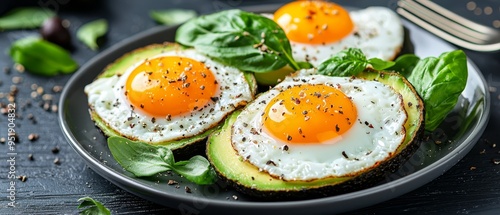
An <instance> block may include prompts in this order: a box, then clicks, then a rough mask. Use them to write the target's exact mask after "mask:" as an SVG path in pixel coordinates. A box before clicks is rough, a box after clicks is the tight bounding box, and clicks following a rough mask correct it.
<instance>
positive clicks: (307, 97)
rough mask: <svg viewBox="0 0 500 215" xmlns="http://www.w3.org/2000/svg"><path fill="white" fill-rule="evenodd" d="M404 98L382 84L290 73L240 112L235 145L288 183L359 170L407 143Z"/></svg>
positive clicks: (233, 139) (247, 157)
mask: <svg viewBox="0 0 500 215" xmlns="http://www.w3.org/2000/svg"><path fill="white" fill-rule="evenodd" d="M306 73H307V72H306ZM402 99H403V98H402V96H401V95H400V94H398V93H397V92H396V91H394V89H392V87H390V86H387V85H385V84H382V83H380V82H377V81H370V80H364V79H356V78H353V77H329V76H322V75H307V76H295V77H287V78H286V79H285V80H284V81H283V82H281V83H279V84H278V85H276V86H275V87H274V88H272V89H270V90H269V91H267V92H265V93H262V94H261V95H259V96H258V97H257V98H256V99H255V100H254V101H253V102H251V103H250V104H248V105H247V106H246V107H245V108H244V109H243V111H242V112H241V113H240V114H239V115H238V117H237V119H236V121H235V123H234V124H233V127H232V130H231V144H232V146H233V148H234V149H235V151H236V152H237V153H238V154H239V156H241V158H242V159H243V160H246V161H247V162H249V163H251V164H252V165H254V166H255V167H257V168H258V169H259V170H260V171H265V172H267V173H269V174H270V175H271V176H273V177H276V178H280V179H282V180H285V181H310V180H316V179H322V178H327V177H341V176H349V175H354V173H356V172H359V171H362V170H365V169H367V168H370V167H372V166H374V165H376V164H377V163H378V162H381V161H383V160H385V159H387V158H388V157H390V156H391V155H392V154H393V153H394V152H395V151H396V149H397V148H398V146H399V145H400V144H402V143H403V141H404V139H405V135H406V134H405V128H404V124H405V122H406V120H407V114H406V111H405V109H404V104H403V100H402Z"/></svg>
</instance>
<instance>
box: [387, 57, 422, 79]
mask: <svg viewBox="0 0 500 215" xmlns="http://www.w3.org/2000/svg"><path fill="white" fill-rule="evenodd" d="M419 61H420V57H418V56H416V55H414V54H404V55H401V56H399V57H398V58H397V59H396V60H395V61H394V63H395V64H394V65H393V66H391V67H390V68H387V69H388V70H394V71H397V72H399V73H400V74H401V75H403V76H405V77H408V76H409V75H410V74H411V72H412V71H413V69H414V68H415V66H416V65H417V63H418V62H419Z"/></svg>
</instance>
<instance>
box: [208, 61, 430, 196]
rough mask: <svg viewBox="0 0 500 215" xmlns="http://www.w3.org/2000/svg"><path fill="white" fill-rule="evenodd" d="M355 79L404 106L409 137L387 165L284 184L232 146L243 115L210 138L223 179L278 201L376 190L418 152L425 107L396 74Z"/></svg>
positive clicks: (369, 73) (211, 151)
mask: <svg viewBox="0 0 500 215" xmlns="http://www.w3.org/2000/svg"><path fill="white" fill-rule="evenodd" d="M356 78H362V79H365V80H375V81H379V82H381V83H384V84H386V85H389V86H391V87H392V88H393V89H394V90H395V91H396V92H398V93H399V94H400V95H401V96H402V98H403V102H404V109H405V111H406V112H407V115H408V116H407V120H406V122H405V124H404V128H405V130H406V136H405V139H404V141H403V142H402V143H401V144H400V145H399V147H398V148H397V150H396V151H395V152H394V153H392V154H391V155H390V156H389V157H388V158H387V159H385V160H384V161H381V162H378V163H377V164H375V165H374V166H372V167H369V168H366V169H364V170H362V171H360V172H357V173H354V174H351V175H349V176H343V177H328V178H322V179H316V180H309V181H290V180H289V181H285V180H282V179H280V178H277V177H272V176H270V175H269V174H268V173H267V172H265V171H259V169H258V168H257V167H255V166H254V165H252V164H250V163H249V162H248V161H245V160H244V159H243V158H242V157H241V156H240V155H238V154H237V152H236V150H235V149H234V148H233V146H232V143H231V127H232V125H233V123H234V122H235V120H236V118H237V116H238V114H239V113H240V112H241V111H236V112H234V113H233V114H232V115H230V116H229V117H228V118H227V119H226V122H225V124H224V125H223V126H222V128H220V129H219V130H218V131H216V132H214V133H212V134H211V135H210V137H209V138H208V144H207V156H208V159H209V161H210V162H211V163H212V165H213V167H214V169H215V170H216V172H217V173H218V175H219V176H220V178H221V179H223V180H225V181H226V182H227V183H228V184H230V185H232V186H234V187H235V189H236V190H238V191H240V192H242V193H245V194H248V195H250V196H254V197H258V198H263V199H271V200H279V199H303V198H314V197H323V196H331V195H336V194H341V193H346V192H351V191H355V190H359V189H363V188H366V187H369V186H373V185H375V184H376V183H378V182H380V180H381V179H383V177H384V176H385V174H386V173H388V172H394V171H396V170H397V169H398V168H399V167H400V166H401V165H402V164H404V163H405V161H406V160H407V159H408V158H409V157H410V156H411V155H412V154H413V153H414V152H415V151H416V150H417V149H418V147H419V146H420V143H421V142H422V138H423V132H424V125H423V124H424V105H423V102H422V100H421V99H420V97H419V96H418V94H417V93H416V92H415V89H414V88H413V86H412V85H411V84H410V83H409V82H408V81H407V80H406V79H405V78H404V77H402V76H400V75H399V74H396V73H386V72H378V71H373V70H370V69H367V70H365V71H364V72H362V73H361V74H359V75H357V76H356Z"/></svg>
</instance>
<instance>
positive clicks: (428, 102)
mask: <svg viewBox="0 0 500 215" xmlns="http://www.w3.org/2000/svg"><path fill="white" fill-rule="evenodd" d="M467 76H468V71H467V56H466V55H465V53H464V52H463V51H462V50H455V51H451V52H445V53H443V54H441V55H440V56H439V57H437V58H436V57H427V58H424V59H422V60H420V61H419V62H418V63H417V64H416V65H415V68H414V69H413V70H412V72H411V73H410V74H409V75H408V76H407V79H408V81H410V83H412V85H413V86H414V87H415V90H416V91H417V93H418V94H419V95H420V97H421V98H422V100H423V101H424V105H425V129H426V130H428V131H433V130H434V129H436V128H437V127H438V126H439V124H441V122H442V121H443V120H444V119H445V117H446V116H447V115H448V113H449V112H450V111H451V110H452V109H453V108H454V107H455V105H456V103H457V101H458V97H459V96H460V94H461V93H462V91H463V90H464V89H465V85H466V84H467Z"/></svg>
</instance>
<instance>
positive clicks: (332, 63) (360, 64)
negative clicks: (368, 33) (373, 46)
mask: <svg viewBox="0 0 500 215" xmlns="http://www.w3.org/2000/svg"><path fill="white" fill-rule="evenodd" d="M366 66H368V60H367V59H366V56H365V55H364V54H363V52H362V51H361V50H360V49H357V48H348V49H344V50H342V51H340V52H339V53H337V54H336V55H335V56H333V57H332V58H330V59H328V60H325V61H323V62H322V63H321V64H320V65H319V66H318V73H319V74H323V75H327V76H341V77H345V76H354V75H357V74H358V73H360V72H362V71H363V70H364V69H365V68H366Z"/></svg>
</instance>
